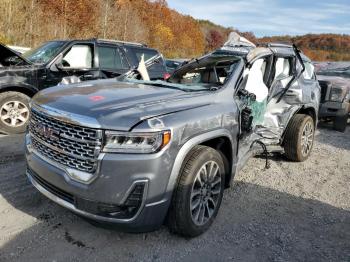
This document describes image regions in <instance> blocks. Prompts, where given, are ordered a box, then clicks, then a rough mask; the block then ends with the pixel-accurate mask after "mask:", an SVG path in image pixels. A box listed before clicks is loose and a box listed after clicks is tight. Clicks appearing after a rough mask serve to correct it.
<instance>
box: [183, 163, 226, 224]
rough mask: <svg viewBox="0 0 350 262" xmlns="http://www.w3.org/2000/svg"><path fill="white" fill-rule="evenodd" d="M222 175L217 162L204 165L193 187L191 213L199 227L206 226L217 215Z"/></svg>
mask: <svg viewBox="0 0 350 262" xmlns="http://www.w3.org/2000/svg"><path fill="white" fill-rule="evenodd" d="M221 183H222V181H221V174H220V169H219V165H218V164H217V163H216V162H215V161H208V162H206V163H205V164H203V165H202V167H201V168H200V169H199V171H198V172H197V174H196V177H195V179H194V183H193V185H192V191H191V198H190V209H191V210H190V211H191V217H192V220H193V222H194V223H195V224H196V225H197V226H201V225H204V224H205V223H206V222H207V221H208V220H209V219H210V218H211V217H212V216H213V214H214V213H215V210H216V209H217V206H218V202H219V199H220V193H221V190H222V189H221Z"/></svg>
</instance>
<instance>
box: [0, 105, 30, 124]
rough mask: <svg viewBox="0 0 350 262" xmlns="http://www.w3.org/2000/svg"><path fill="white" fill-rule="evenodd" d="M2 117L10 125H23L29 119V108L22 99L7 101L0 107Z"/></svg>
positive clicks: (0, 116) (0, 117)
mask: <svg viewBox="0 0 350 262" xmlns="http://www.w3.org/2000/svg"><path fill="white" fill-rule="evenodd" d="M0 119H1V121H2V122H3V123H4V124H5V125H7V126H10V127H18V126H22V125H24V124H25V123H26V122H27V121H28V119H29V109H28V107H27V106H26V105H25V104H24V103H22V102H20V101H9V102H6V103H5V104H3V106H2V107H1V109H0Z"/></svg>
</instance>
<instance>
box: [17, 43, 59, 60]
mask: <svg viewBox="0 0 350 262" xmlns="http://www.w3.org/2000/svg"><path fill="white" fill-rule="evenodd" d="M64 44H65V42H62V41H54V42H47V43H45V44H43V45H42V46H40V47H38V48H35V49H32V50H29V51H28V52H25V53H24V54H23V55H22V56H23V57H24V58H26V59H27V60H29V61H30V62H32V63H34V64H45V63H47V62H49V61H50V60H51V59H53V58H54V57H55V56H56V55H57V54H58V52H59V51H60V49H61V48H62V47H63V45H64Z"/></svg>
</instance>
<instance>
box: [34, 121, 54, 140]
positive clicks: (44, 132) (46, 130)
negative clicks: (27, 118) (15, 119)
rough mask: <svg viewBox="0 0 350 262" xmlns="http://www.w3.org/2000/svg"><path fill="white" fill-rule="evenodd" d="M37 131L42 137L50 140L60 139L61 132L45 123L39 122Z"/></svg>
mask: <svg viewBox="0 0 350 262" xmlns="http://www.w3.org/2000/svg"><path fill="white" fill-rule="evenodd" d="M35 131H36V132H37V133H38V134H39V135H40V136H42V137H44V138H46V139H49V140H54V141H57V140H58V139H59V133H58V132H57V131H56V130H54V129H52V128H50V127H47V126H45V125H42V124H37V125H36V126H35Z"/></svg>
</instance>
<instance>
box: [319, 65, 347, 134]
mask: <svg viewBox="0 0 350 262" xmlns="http://www.w3.org/2000/svg"><path fill="white" fill-rule="evenodd" d="M316 67H317V70H316V73H317V75H318V79H319V82H320V86H321V104H320V114H319V117H320V119H322V120H326V121H333V129H334V130H337V131H339V132H345V130H346V127H347V123H348V118H349V116H350V63H348V62H331V63H318V64H316Z"/></svg>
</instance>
